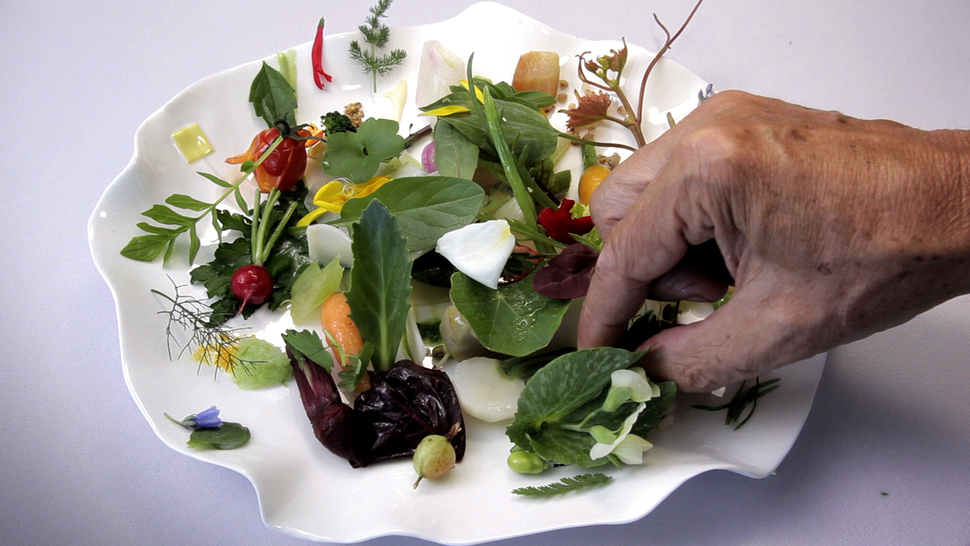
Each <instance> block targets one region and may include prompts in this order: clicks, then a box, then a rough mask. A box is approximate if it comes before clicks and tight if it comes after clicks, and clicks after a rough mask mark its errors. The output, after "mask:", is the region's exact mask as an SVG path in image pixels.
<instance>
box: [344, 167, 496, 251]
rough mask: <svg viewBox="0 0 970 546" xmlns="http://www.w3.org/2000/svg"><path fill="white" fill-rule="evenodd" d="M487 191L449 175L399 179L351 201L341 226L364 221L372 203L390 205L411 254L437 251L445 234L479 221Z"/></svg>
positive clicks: (345, 210)
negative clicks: (438, 244) (438, 243)
mask: <svg viewBox="0 0 970 546" xmlns="http://www.w3.org/2000/svg"><path fill="white" fill-rule="evenodd" d="M483 196H484V191H483V190H482V188H481V186H479V185H478V184H476V183H474V182H472V181H471V180H464V179H461V178H449V177H446V176H423V177H411V178H398V179H396V180H392V181H390V182H388V183H386V184H384V185H383V186H381V187H380V188H379V189H378V190H377V191H375V192H374V193H372V194H370V195H367V196H364V197H358V198H355V199H350V200H349V201H347V203H346V204H344V208H343V210H342V211H341V217H340V220H339V221H338V222H335V223H337V224H339V225H348V224H351V223H353V222H356V221H357V220H358V219H360V217H361V214H362V213H363V211H364V210H365V209H366V208H367V207H368V205H369V204H370V202H371V201H374V200H377V201H380V202H381V203H389V205H387V210H388V211H390V213H391V214H392V215H393V216H394V217H395V218H396V219H397V221H398V222H399V225H400V227H401V231H402V232H403V233H404V235H405V237H406V238H407V248H408V250H409V251H418V250H427V249H429V248H434V246H435V244H436V243H437V242H438V239H439V238H440V237H441V236H442V235H444V234H445V233H447V232H449V231H451V230H453V229H458V228H460V227H462V226H465V225H467V224H469V223H471V222H472V221H474V220H475V217H476V216H477V215H478V212H479V211H480V210H481V208H482V201H483V199H482V197H483Z"/></svg>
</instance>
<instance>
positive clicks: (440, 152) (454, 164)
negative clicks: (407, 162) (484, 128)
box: [434, 123, 479, 180]
mask: <svg viewBox="0 0 970 546" xmlns="http://www.w3.org/2000/svg"><path fill="white" fill-rule="evenodd" d="M434 146H435V147H434V156H435V163H437V165H438V172H439V173H440V174H441V175H442V176H454V177H457V178H465V179H468V180H471V179H472V177H474V175H475V169H477V168H478V151H479V148H478V146H477V145H476V144H475V143H474V142H472V141H471V140H469V139H468V137H466V136H465V135H463V134H462V133H461V132H460V131H458V130H457V129H455V128H454V126H453V125H451V124H449V123H436V124H435V127H434Z"/></svg>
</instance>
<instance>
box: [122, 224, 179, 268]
mask: <svg viewBox="0 0 970 546" xmlns="http://www.w3.org/2000/svg"><path fill="white" fill-rule="evenodd" d="M146 231H148V230H146ZM173 239H174V235H170V234H156V233H153V234H151V235H139V236H137V237H133V238H132V239H131V240H130V241H128V244H127V245H125V248H122V249H121V255H122V256H124V257H125V258H131V259H132V260H138V261H139V262H152V261H154V260H155V258H158V256H159V254H161V253H162V251H163V250H165V246H166V245H168V244H169V242H170V241H172V240H173Z"/></svg>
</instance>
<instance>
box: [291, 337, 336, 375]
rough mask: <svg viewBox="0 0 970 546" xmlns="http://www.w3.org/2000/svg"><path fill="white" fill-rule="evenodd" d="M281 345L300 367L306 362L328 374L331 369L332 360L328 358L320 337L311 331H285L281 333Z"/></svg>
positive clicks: (327, 352)
mask: <svg viewBox="0 0 970 546" xmlns="http://www.w3.org/2000/svg"><path fill="white" fill-rule="evenodd" d="M283 343H285V344H286V346H287V347H289V349H290V352H291V353H293V356H294V357H295V358H296V359H297V361H298V362H299V363H300V364H301V365H302V364H305V363H306V361H307V360H309V361H311V362H315V363H316V364H318V365H319V366H321V367H322V368H323V369H325V370H327V371H328V372H329V371H330V370H331V369H333V358H332V357H331V356H330V351H328V350H327V349H326V348H325V347H324V345H323V340H321V339H320V335H319V334H317V333H316V332H314V331H312V330H300V331H296V330H287V331H286V332H284V333H283Z"/></svg>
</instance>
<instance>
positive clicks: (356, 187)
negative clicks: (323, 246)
mask: <svg viewBox="0 0 970 546" xmlns="http://www.w3.org/2000/svg"><path fill="white" fill-rule="evenodd" d="M390 181H391V177H389V176H375V177H374V178H371V179H370V180H368V181H367V182H364V183H363V184H349V183H347V182H345V181H344V180H343V179H340V180H332V181H330V182H327V183H326V184H324V185H323V186H322V187H321V188H320V189H319V190H317V193H316V194H314V196H313V204H314V205H316V206H317V208H315V209H313V210H311V211H310V213H309V214H307V215H306V216H304V217H303V218H301V219H300V221H299V222H297V224H296V225H298V226H308V225H310V224H312V223H313V222H314V221H315V220H316V219H317V218H319V217H321V216H323V215H324V214H326V213H328V212H333V213H336V214H340V211H341V210H343V208H344V203H346V202H347V201H348V200H349V199H353V198H354V197H364V196H365V195H369V194H371V193H374V192H375V191H376V190H377V189H378V188H380V187H381V186H383V185H384V184H387V183H388V182H390Z"/></svg>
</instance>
